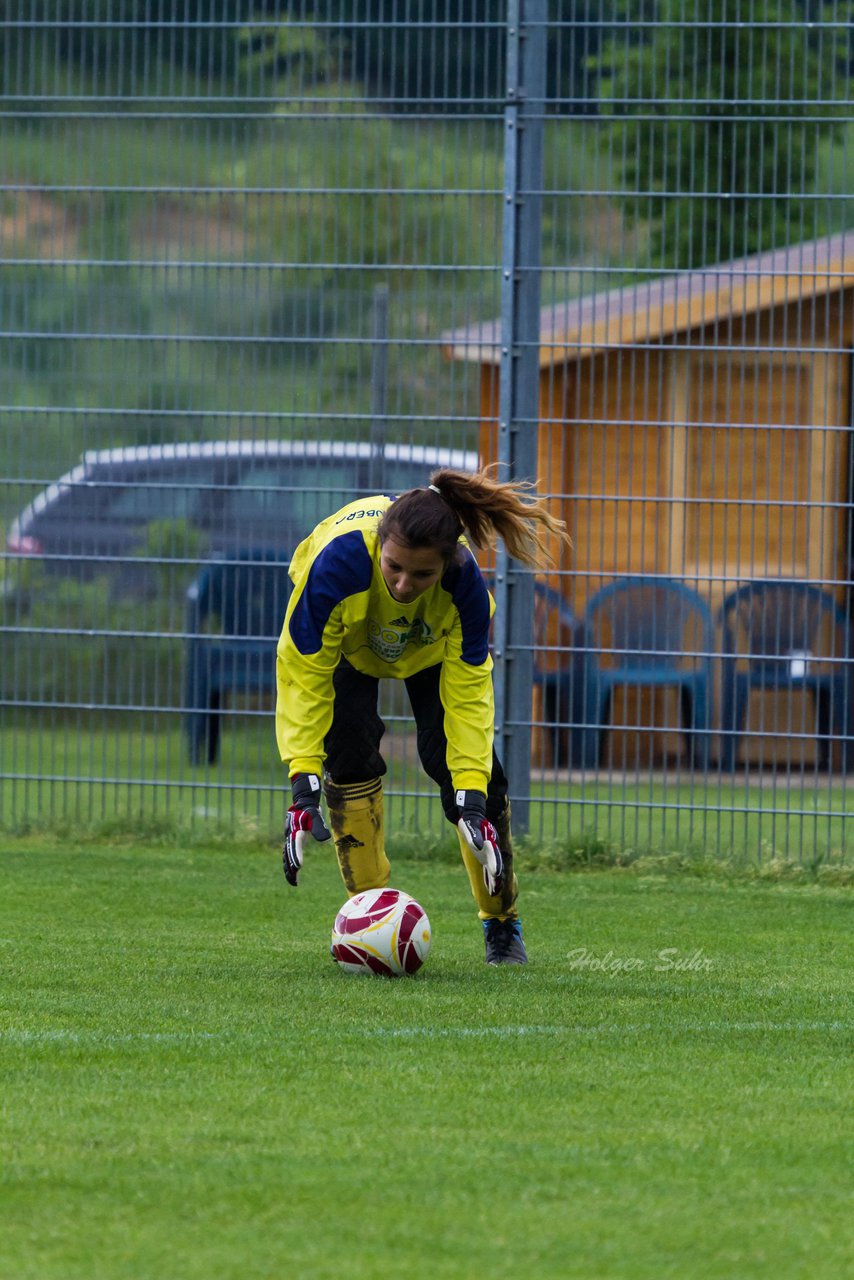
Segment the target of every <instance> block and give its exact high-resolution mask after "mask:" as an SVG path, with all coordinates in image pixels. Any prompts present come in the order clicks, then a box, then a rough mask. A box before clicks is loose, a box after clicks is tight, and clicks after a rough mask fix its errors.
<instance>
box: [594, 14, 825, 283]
mask: <svg viewBox="0 0 854 1280" xmlns="http://www.w3.org/2000/svg"><path fill="white" fill-rule="evenodd" d="M644 11H645V14H646V15H647V18H646V21H645V22H644V23H643V24H640V25H639V24H638V21H637V7H636V6H635V5H633V4H631V3H626V4H623V3H622V0H619V8H618V13H617V15H616V16H617V18H618V19H619V18H622V19H623V21H622V22H621V24H620V26H615V28H614V30H613V33H612V34H611V35H610V36H609V38H608V39H607V40H606V41H605V42H604V44H603V47H602V50H601V52H600V53H598V54H597V55H595V56H593V57H591V58H590V59H589V60H588V67H589V69H590V70H591V71H593V72H594V73H595V74H596V75H597V76H598V77H599V105H600V118H601V119H603V121H604V127H603V137H604V139H605V141H606V143H607V146H608V148H609V150H610V153H611V156H612V157H613V159H614V162H615V166H616V167H617V168H618V169H621V171H622V184H621V185H622V195H621V203H622V204H623V207H624V209H625V212H626V215H627V219H628V221H629V223H630V224H635V225H636V224H647V225H648V228H649V236H650V256H651V259H652V260H653V262H654V263H655V264H656V265H660V266H664V267H668V268H676V269H682V268H687V267H692V266H700V265H702V264H704V263H707V262H715V261H722V260H724V259H727V258H733V257H739V256H742V255H747V254H750V253H754V252H759V251H761V250H763V249H768V248H773V247H776V246H778V245H785V244H789V243H794V242H797V241H798V240H801V239H807V238H810V237H813V236H818V235H821V234H822V233H823V232H824V231H825V230H826V225H827V223H826V213H825V208H824V207H823V203H822V201H821V200H820V199H816V198H813V197H814V195H815V193H814V179H815V173H816V166H817V163H818V158H819V149H820V144H821V142H822V141H823V140H826V139H832V138H833V137H834V136H836V135H837V134H838V132H839V131H840V130H841V128H842V127H843V123H844V119H845V114H846V108H845V102H844V99H845V98H846V96H847V86H848V83H849V81H848V75H849V73H848V68H847V46H846V42H847V29H846V27H845V26H844V24H843V23H841V22H839V21H836V22H835V23H834V21H833V18H834V16H835V14H836V13H837V12H838V10H837V9H836V6H835V5H833V4H825V3H822V2H820V0H817V2H816V3H814V4H813V5H812V7H811V8H808V7H807V6H805V4H804V3H802V2H801V0H746V3H744V4H737V3H736V4H733V0H655V3H654V4H653V5H652V6H651V7H646V6H645V10H644ZM632 17H633V18H634V21H632V20H631V19H632Z"/></svg>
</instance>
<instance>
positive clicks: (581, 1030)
mask: <svg viewBox="0 0 854 1280" xmlns="http://www.w3.org/2000/svg"><path fill="white" fill-rule="evenodd" d="M662 1030H664V1031H666V1032H667V1033H668V1034H673V1032H680V1031H681V1032H685V1033H688V1034H695V1035H709V1034H718V1035H727V1034H734V1035H738V1034H743V1033H746V1032H766V1033H770V1034H774V1035H792V1034H798V1033H802V1032H810V1033H816V1032H817V1033H819V1034H822V1035H830V1034H837V1033H839V1032H854V1023H851V1022H840V1021H826V1022H825V1021H821V1022H808V1021H798V1020H795V1021H790V1022H768V1021H761V1020H758V1021H755V1022H750V1021H744V1022H743V1021H732V1022H729V1021H726V1020H714V1021H711V1022H677V1023H668V1024H667V1026H666V1027H662V1026H661V1024H660V1023H655V1022H641V1023H635V1022H625V1023H620V1022H600V1023H590V1024H576V1025H574V1026H548V1025H544V1026H537V1025H532V1026H524V1025H522V1026H499V1027H434V1026H415V1027H365V1028H362V1029H358V1028H352V1027H348V1028H346V1029H342V1028H338V1027H330V1028H329V1029H328V1034H329V1035H330V1036H335V1037H340V1038H342V1039H345V1038H352V1037H360V1038H365V1039H368V1040H372V1039H399V1040H407V1039H409V1040H411V1039H416V1038H423V1039H428V1040H466V1039H472V1038H511V1039H512V1038H516V1039H523V1038H525V1037H526V1036H532V1037H537V1036H542V1037H549V1036H554V1037H559V1036H567V1037H573V1036H579V1037H583V1036H594V1037H595V1036H625V1035H636V1036H640V1035H647V1034H649V1033H651V1032H657V1031H662ZM311 1034H312V1036H317V1035H318V1030H317V1029H316V1028H315V1029H314V1030H313V1031H312V1033H311ZM321 1034H322V1033H321ZM256 1040H257V1037H256V1036H255V1035H253V1034H252V1033H251V1032H246V1031H240V1032H231V1031H127V1032H109V1031H74V1030H71V1029H70V1028H62V1027H56V1028H48V1029H45V1030H40V1031H27V1030H24V1029H20V1028H15V1027H11V1028H6V1029H2V1028H0V1045H4V1044H5V1045H10V1046H15V1045H18V1046H26V1045H39V1044H67V1045H81V1046H87V1045H89V1046H105V1047H109V1046H111V1045H132V1044H140V1045H145V1044H152V1045H189V1044H196V1043H198V1044H210V1043H221V1044H225V1043H229V1042H231V1043H235V1044H236V1043H238V1042H241V1041H247V1042H249V1043H255V1042H256Z"/></svg>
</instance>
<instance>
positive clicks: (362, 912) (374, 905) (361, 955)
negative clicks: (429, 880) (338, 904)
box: [332, 889, 433, 978]
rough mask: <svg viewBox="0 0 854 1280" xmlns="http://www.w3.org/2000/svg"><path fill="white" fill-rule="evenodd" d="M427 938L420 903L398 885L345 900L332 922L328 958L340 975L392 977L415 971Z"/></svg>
mask: <svg viewBox="0 0 854 1280" xmlns="http://www.w3.org/2000/svg"><path fill="white" fill-rule="evenodd" d="M432 940H433V936H432V931H431V929H430V921H429V920H428V919H427V913H426V911H425V910H424V908H423V907H422V906H421V903H420V902H416V900H415V899H414V898H413V897H411V896H410V894H408V893H403V892H402V890H400V889H367V890H366V891H365V892H364V893H357V894H356V895H355V897H353V898H349V899H348V901H347V902H345V903H344V905H343V907H342V908H341V910H340V911H339V912H338V914H337V916H336V917H335V923H334V924H333V926H332V959H333V960H335V961H336V962H337V963H338V965H339V966H340V967H341V968H342V969H343V970H344V972H345V973H375V974H379V975H381V976H382V977H385V978H398V977H401V976H402V975H404V974H410V973H415V972H416V970H417V969H420V968H421V966H422V964H423V963H424V961H425V960H426V959H427V956H428V954H429V952H430V945H431V942H432Z"/></svg>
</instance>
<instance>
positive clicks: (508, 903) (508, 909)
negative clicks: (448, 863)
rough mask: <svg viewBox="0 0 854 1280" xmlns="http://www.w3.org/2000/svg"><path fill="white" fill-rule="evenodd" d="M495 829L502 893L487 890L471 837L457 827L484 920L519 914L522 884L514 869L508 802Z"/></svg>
mask: <svg viewBox="0 0 854 1280" xmlns="http://www.w3.org/2000/svg"><path fill="white" fill-rule="evenodd" d="M495 829H496V831H497V833H498V847H499V849H500V850H501V856H502V858H503V859H504V887H503V889H502V890H501V892H500V893H496V894H494V895H491V894H489V893H488V892H487V889H486V885H485V884H484V882H483V867H482V866H481V864H480V863H479V862H478V860H477V858H476V857H475V856H474V854H473V853H472V851H471V849H470V848H469V845H468V841H467V840H466V838H465V836H464V835H463V833H462V831H460V829H459V827H457V838H458V839H459V842H460V852H461V853H462V855H463V863H464V864H465V869H466V871H467V872H468V878H469V884H470V885H471V892H472V897H473V898H474V900H475V902H476V903H477V913H478V915H479V916H480V918H481V920H493V919H495V918H497V919H499V920H506V919H507V917H508V916H515V914H516V911H515V902H516V897H517V895H518V893H519V885H518V882H517V880H516V873H515V872H514V870H513V843H512V839H511V836H510V805H509V803H508V805H507V808H506V809H505V810H504V813H503V814H502V815H501V817H500V818H499V820H498V822H496V824H495Z"/></svg>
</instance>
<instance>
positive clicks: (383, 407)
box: [370, 284, 389, 493]
mask: <svg viewBox="0 0 854 1280" xmlns="http://www.w3.org/2000/svg"><path fill="white" fill-rule="evenodd" d="M388 297H389V290H388V285H387V284H378V285H376V286H375V287H374V292H373V297H372V300H371V465H370V485H371V492H372V493H385V446H386V439H387V436H388V421H387V417H386V415H387V412H388Z"/></svg>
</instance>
